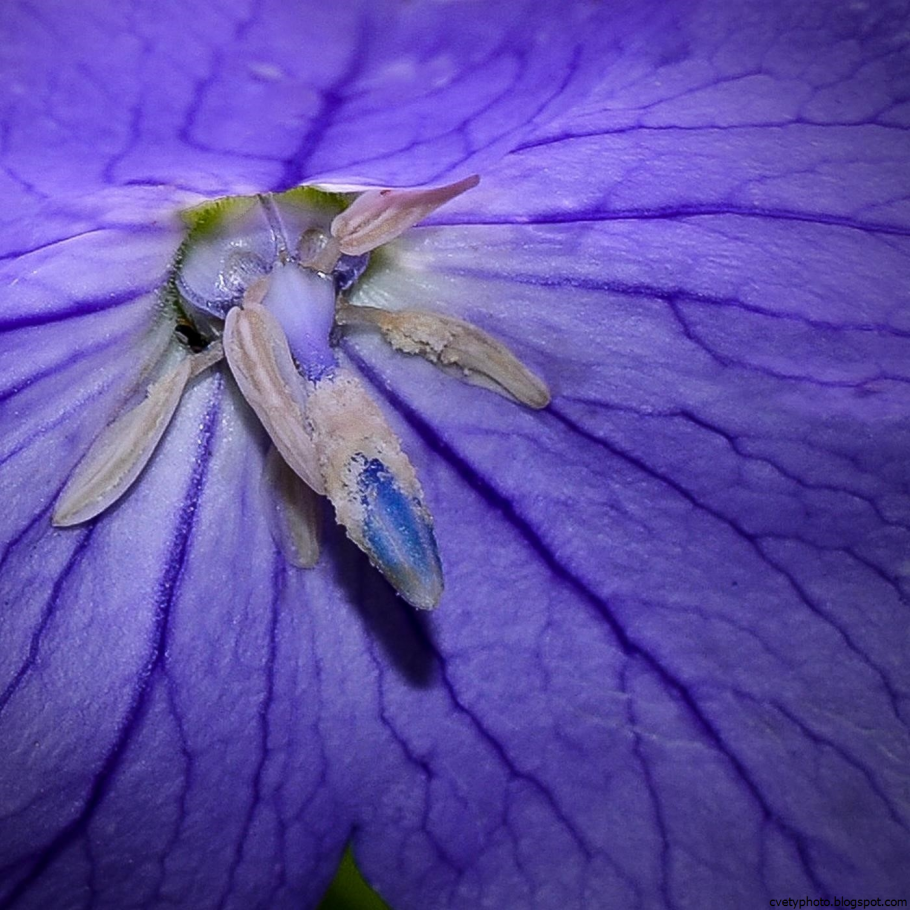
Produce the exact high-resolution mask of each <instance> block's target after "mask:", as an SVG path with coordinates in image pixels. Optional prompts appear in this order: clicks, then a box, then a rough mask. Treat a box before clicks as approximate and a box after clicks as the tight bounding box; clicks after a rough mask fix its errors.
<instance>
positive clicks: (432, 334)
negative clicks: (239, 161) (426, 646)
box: [52, 177, 549, 609]
mask: <svg viewBox="0 0 910 910" xmlns="http://www.w3.org/2000/svg"><path fill="white" fill-rule="evenodd" d="M477 182H478V178H477V177H469V178H466V179H465V180H462V181H459V182H458V183H454V184H450V185H447V186H443V187H433V188H429V189H423V188H422V189H414V190H399V189H384V190H368V191H366V192H363V193H361V194H359V195H355V196H350V195H342V194H336V193H331V192H326V191H322V190H315V189H313V188H302V189H300V190H293V191H291V192H289V193H286V194H283V195H281V196H274V195H270V194H269V195H260V196H257V197H247V198H238V199H229V200H221V201H219V202H218V203H213V204H211V205H209V206H206V207H203V208H202V209H200V210H195V211H194V212H191V213H190V214H189V217H188V219H187V220H188V223H189V231H188V236H187V239H186V241H185V243H184V244H183V246H182V247H181V248H180V250H179V251H178V254H177V256H176V257H175V263H174V266H173V268H172V272H171V275H170V279H169V281H168V283H167V286H166V287H165V288H163V289H162V299H163V300H164V301H165V303H166V305H167V306H170V307H171V308H172V310H173V314H174V319H175V333H176V334H177V335H178V338H181V339H182V340H183V341H184V343H183V344H181V345H178V346H176V350H177V352H178V353H177V355H176V364H175V363H174V360H175V357H174V356H173V354H172V356H171V357H170V359H169V360H168V362H167V364H162V365H160V367H159V371H158V375H157V377H156V378H155V380H154V381H153V382H152V384H151V385H150V386H149V388H148V390H147V393H146V396H145V398H144V400H143V401H142V402H140V403H139V404H138V405H137V406H135V407H134V408H132V409H130V410H127V411H125V412H124V413H122V414H120V415H119V416H116V417H115V419H114V420H113V421H112V422H111V423H110V424H109V426H108V427H107V428H106V429H105V430H104V432H103V433H102V434H101V435H100V436H99V437H98V438H97V439H96V440H95V442H94V443H93V444H92V446H91V447H90V448H89V450H88V452H87V453H86V454H85V456H84V457H83V459H82V460H81V461H80V463H79V464H78V465H77V467H76V469H75V470H74V472H73V474H72V475H71V477H70V479H69V481H68V483H67V485H66V486H65V488H64V490H63V492H62V493H61V495H60V497H59V499H58V501H57V503H56V506H55V510H54V514H53V519H52V520H53V523H54V524H55V525H57V526H59V527H67V526H71V525H76V524H81V523H83V522H86V521H90V520H93V519H95V518H96V517H97V516H99V515H101V514H102V513H103V512H104V511H105V510H107V509H108V508H110V507H111V506H112V505H113V504H114V503H116V502H117V501H118V500H119V499H120V498H121V497H122V496H123V495H124V494H125V493H126V492H127V490H128V489H129V488H130V487H131V486H132V484H133V483H134V482H136V481H137V479H138V478H139V477H140V475H141V474H142V471H143V469H144V467H145V465H146V464H147V463H148V462H149V460H150V459H151V458H152V457H153V455H154V452H155V449H156V448H157V446H158V444H159V442H160V441H161V439H162V438H163V436H164V434H165V432H166V430H167V427H168V424H169V423H170V421H171V419H172V417H173V416H174V414H175V413H176V411H177V408H178V407H179V404H180V400H181V398H182V396H183V393H184V391H185V389H186V388H187V387H188V385H189V384H190V383H191V382H193V381H195V378H196V377H197V376H199V375H201V374H203V373H204V372H206V371H207V370H210V369H227V370H229V371H230V373H231V374H232V376H233V378H234V380H235V381H236V385H237V388H238V389H239V392H240V394H241V395H242V397H243V398H244V400H245V401H246V403H247V404H248V405H249V406H250V408H251V409H252V410H253V412H254V413H255V415H256V417H257V418H258V420H259V422H260V423H261V424H262V426H263V428H264V429H265V431H266V433H267V434H268V437H269V439H270V441H271V449H272V451H270V453H269V455H268V457H267V459H266V472H265V477H266V483H267V486H268V487H269V488H270V490H271V491H272V494H273V503H274V508H273V509H272V510H271V513H270V518H271V521H272V524H273V526H274V527H275V531H274V536H275V538H276V541H278V543H279V546H280V547H281V550H282V552H283V553H284V555H285V556H286V558H287V560H288V562H289V563H291V564H292V565H294V566H298V567H300V568H309V567H312V566H313V565H315V564H316V562H317V561H318V558H319V507H318V505H319V500H320V499H322V498H325V499H328V501H329V502H330V504H331V505H332V507H333V509H334V513H335V518H336V520H337V521H338V523H339V524H340V525H341V526H343V527H344V529H345V531H346V533H347V536H348V537H349V538H350V540H351V541H353V543H354V544H356V545H357V546H358V547H359V548H360V549H361V550H362V551H363V552H364V553H365V554H366V556H367V557H368V559H369V560H370V562H371V563H372V565H373V566H374V567H375V568H376V569H377V570H378V571H379V572H381V573H382V575H383V576H385V578H386V579H387V581H388V582H389V583H390V584H391V585H392V587H393V588H394V589H395V591H396V592H397V593H398V594H399V595H400V596H401V597H402V598H403V599H404V600H406V601H407V602H408V603H410V604H411V605H412V606H414V607H417V608H419V609H432V608H434V607H435V606H437V604H438V603H439V601H440V598H441V597H442V594H443V588H444V582H443V569H442V560H441V558H440V555H439V547H438V545H437V541H436V536H435V533H434V528H433V518H432V514H431V511H430V509H429V506H428V503H427V501H426V497H425V495H424V492H423V489H422V487H421V485H420V482H419V480H418V476H417V472H416V470H415V468H414V466H413V465H412V464H411V461H410V460H409V458H408V456H407V454H406V453H405V452H404V450H403V448H402V446H401V442H400V440H399V439H398V438H397V436H396V434H395V432H394V431H393V430H392V429H391V427H390V425H389V423H388V422H387V420H386V419H385V416H384V414H383V412H382V410H381V409H380V408H379V406H378V405H377V404H376V403H375V402H374V401H373V400H372V398H371V397H370V395H369V393H368V392H367V390H366V388H365V387H364V386H363V384H362V383H361V382H360V380H359V378H358V377H357V376H356V375H355V374H354V373H353V372H352V370H351V368H350V367H348V366H347V365H346V364H345V363H344V361H343V360H341V359H339V357H338V354H337V344H338V341H339V338H340V337H342V335H343V333H344V331H345V330H346V327H348V326H358V327H360V328H361V329H362V328H364V327H366V328H367V330H369V329H370V328H375V329H376V330H377V331H378V333H379V334H380V335H381V337H382V338H384V339H385V340H386V341H387V342H388V343H389V345H390V346H391V347H392V348H393V349H394V350H396V351H398V352H400V353H404V354H408V355H416V356H420V357H423V358H424V359H426V360H429V361H430V362H431V363H433V364H435V365H436V366H438V367H439V368H441V369H443V370H445V371H446V372H448V373H450V374H452V375H454V376H456V377H457V378H459V379H463V380H466V381H468V382H471V383H473V384H475V385H479V386H482V387H484V388H486V389H488V390H490V391H494V392H496V393H498V394H500V395H503V396H504V397H506V398H509V399H510V400H513V401H515V402H518V403H520V404H523V405H525V406H528V407H532V408H541V407H545V406H546V404H547V403H548V402H549V391H548V389H547V387H546V385H545V383H544V382H543V381H542V380H541V379H540V378H539V377H537V376H536V375H535V374H534V373H532V372H531V371H530V370H528V369H527V367H525V366H524V365H523V364H522V363H521V362H520V361H519V360H518V359H517V358H516V357H515V356H514V355H513V354H512V353H511V352H510V351H509V350H508V348H506V347H505V346H504V345H503V344H501V343H500V342H499V341H497V340H496V339H494V338H492V337H490V336H489V335H487V334H486V333H485V332H483V331H481V330H480V329H478V328H476V327H475V326H472V325H470V324H469V323H466V322H463V321H462V320H458V319H454V318H452V317H446V316H441V315H437V314H434V313H430V312H427V311H423V310H398V311H395V312H392V311H386V310H380V309H377V308H374V307H367V306H358V305H352V304H351V303H350V302H349V300H348V296H349V293H350V292H351V291H352V290H354V289H356V287H357V286H358V285H359V284H360V283H363V282H368V281H369V267H370V262H371V256H372V255H373V254H374V252H375V251H376V250H378V249H379V248H381V247H382V246H384V245H385V244H387V243H390V242H393V241H394V240H395V238H396V237H398V236H399V235H400V234H402V233H403V232H405V231H407V230H409V229H410V228H411V227H413V226H414V225H415V224H417V223H418V222H419V221H421V220H422V219H423V218H425V217H426V216H427V215H428V214H430V213H431V212H432V211H434V210H435V209H436V208H438V207H439V206H441V205H444V204H445V203H446V202H448V201H449V200H451V199H453V198H454V197H456V196H458V195H460V194H461V193H463V192H466V191H467V190H469V189H471V188H473V187H474V186H476V185H477ZM187 339H192V340H193V343H192V345H187V344H186V343H185V342H186V340H187Z"/></svg>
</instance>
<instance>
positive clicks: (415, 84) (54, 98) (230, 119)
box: [0, 0, 639, 197]
mask: <svg viewBox="0 0 910 910" xmlns="http://www.w3.org/2000/svg"><path fill="white" fill-rule="evenodd" d="M607 12H610V15H609V16H608V15H606V13H607ZM637 18H639V17H638V16H637V14H636V13H635V11H634V8H632V7H631V6H630V7H614V9H613V10H611V11H607V10H604V9H603V8H598V7H596V6H592V5H591V4H589V3H586V2H581V0H579V2H571V3H565V4H561V6H560V16H559V19H558V20H557V19H555V18H554V17H553V16H552V13H551V11H550V10H549V8H548V7H547V6H546V5H541V4H535V3H525V4H520V5H517V4H514V3H512V4H508V5H501V6H499V5H494V6H493V7H490V6H489V4H482V3H480V2H478V0H459V2H455V3H441V4H435V3H418V4H399V3H396V2H392V0H383V2H373V0H369V2H368V0H345V2H339V3H332V4H316V3H312V2H308V3H302V4H300V3H287V2H284V0H258V2H257V0H253V2H249V3H239V2H229V3H221V4H211V3H208V2H192V3H185V2H182V3H166V4H156V5H155V7H154V9H153V8H151V7H147V6H145V5H143V4H141V3H119V2H104V3H100V4H94V5H93V7H92V10H91V13H90V14H88V13H86V11H85V10H83V9H81V8H76V7H73V6H72V5H70V4H66V3H64V2H57V0H52V2H40V3H39V2H29V0H13V2H10V3H8V4H6V5H5V6H4V11H3V14H2V17H0V79H2V80H3V82H4V84H5V85H6V91H5V97H6V99H7V100H6V104H5V105H4V107H3V109H2V111H0V119H2V124H3V131H2V135H3V142H2V144H0V166H2V168H3V169H4V170H5V171H6V173H8V174H9V175H10V176H11V178H12V179H14V180H15V181H17V182H18V183H20V184H22V185H23V186H27V187H29V188H30V189H31V190H32V191H33V192H35V193H36V194H39V195H43V196H45V197H49V196H57V197H59V196H61V195H66V194H70V193H73V192H81V191H85V190H87V189H89V188H101V187H104V186H140V185H142V186H155V185H159V184H170V185H173V186H177V187H180V188H184V189H187V190H188V191H191V192H195V193H202V194H204V195H206V196H217V195H226V194H232V193H250V192H262V191H266V190H270V189H287V188H289V187H291V186H295V185H297V184H299V183H302V182H303V181H304V180H306V179H312V178H314V177H328V176H332V177H336V178H337V177H342V176H343V177H346V178H348V179H361V180H368V181H369V182H371V183H374V184H376V183H378V184H382V183H389V184H419V183H424V182H429V181H431V180H434V179H438V178H439V177H440V176H442V175H444V174H446V173H448V172H451V171H454V170H460V171H463V172H470V171H471V170H477V169H478V168H480V167H482V166H484V164H488V163H489V162H490V161H493V160H495V159H496V158H498V157H499V156H500V155H501V154H502V153H504V152H505V151H507V150H508V148H509V147H510V146H511V145H513V144H514V143H515V142H516V141H517V138H516V137H519V136H521V135H523V134H524V133H526V132H527V131H528V129H529V127H530V125H532V124H533V123H535V122H537V121H539V120H543V119H547V118H548V117H550V116H553V115H554V114H555V113H556V112H558V111H559V110H561V109H564V108H565V107H566V105H567V104H568V103H569V102H570V101H572V100H573V99H575V98H577V97H578V96H579V95H580V94H581V93H582V92H584V91H585V90H586V89H587V88H589V87H590V85H591V83H592V81H593V80H594V78H595V77H596V74H597V72H598V69H599V67H600V66H601V65H602V63H603V52H604V50H605V49H607V48H610V47H613V46H616V45H619V44H621V42H622V40H623V36H624V34H625V33H626V32H627V31H628V30H630V29H631V28H632V24H633V23H634V21H635V20H636V19H637ZM611 26H612V30H611Z"/></svg>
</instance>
